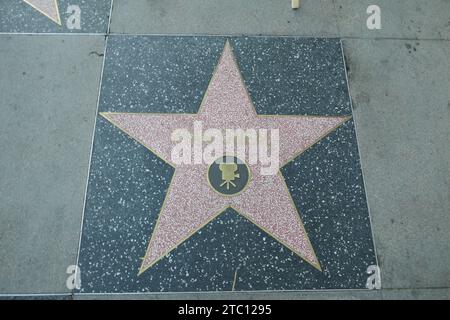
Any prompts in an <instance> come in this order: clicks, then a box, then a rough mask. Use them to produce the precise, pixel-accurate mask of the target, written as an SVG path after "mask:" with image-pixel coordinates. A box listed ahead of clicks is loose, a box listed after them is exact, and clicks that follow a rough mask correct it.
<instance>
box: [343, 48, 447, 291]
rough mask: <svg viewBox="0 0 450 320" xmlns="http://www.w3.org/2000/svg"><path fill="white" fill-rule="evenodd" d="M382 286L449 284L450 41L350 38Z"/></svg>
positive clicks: (349, 57)
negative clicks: (449, 150)
mask: <svg viewBox="0 0 450 320" xmlns="http://www.w3.org/2000/svg"><path fill="white" fill-rule="evenodd" d="M344 47H345V53H346V57H347V67H348V69H349V72H348V75H349V85H350V92H351V96H352V97H353V102H354V115H355V116H354V117H355V121H356V130H357V136H358V138H359V146H360V151H361V158H362V165H363V172H364V177H365V183H366V190H367V195H368V201H369V208H370V210H371V211H370V212H371V215H372V222H373V230H374V235H375V243H376V245H377V253H378V258H379V263H380V267H381V269H382V279H383V281H382V285H383V288H396V289H398V288H436V287H437V288H440V287H449V286H450V268H449V266H450V255H448V252H450V233H449V232H448V230H449V229H450V219H449V218H448V208H449V197H448V191H449V184H448V168H449V160H448V159H450V157H449V152H448V148H447V147H446V146H448V137H449V130H450V129H449V126H448V114H449V113H448V112H449V107H450V91H449V88H450V61H449V58H448V57H449V56H450V43H449V42H445V41H392V40H345V41H344Z"/></svg>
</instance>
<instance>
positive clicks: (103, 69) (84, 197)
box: [71, 0, 114, 296]
mask: <svg viewBox="0 0 450 320" xmlns="http://www.w3.org/2000/svg"><path fill="white" fill-rule="evenodd" d="M113 5H114V0H112V1H111V9H110V15H109V20H108V29H107V30H108V31H109V27H110V25H111V17H112V10H113ZM108 40H109V35H108V34H106V35H105V48H104V50H103V61H102V69H101V71H100V81H99V88H98V96H97V106H96V109H95V114H94V126H93V129H92V136H91V148H90V153H89V163H88V170H87V176H86V186H85V190H84V195H83V209H82V212H81V223H80V237H79V240H78V248H77V255H76V260H75V265H76V266H78V263H79V258H80V250H81V239H82V236H83V223H84V211H85V209H86V201H87V197H86V196H87V190H88V186H89V176H90V172H91V162H92V153H93V149H94V136H95V129H96V126H97V115H98V109H99V106H100V96H101V93H102V84H103V74H104V71H105V63H106V54H107V50H108ZM77 271H78V268H76V269H75V278H76V272H77ZM74 290H75V289H72V290H71V293H72V296H73V295H74V294H75V291H74Z"/></svg>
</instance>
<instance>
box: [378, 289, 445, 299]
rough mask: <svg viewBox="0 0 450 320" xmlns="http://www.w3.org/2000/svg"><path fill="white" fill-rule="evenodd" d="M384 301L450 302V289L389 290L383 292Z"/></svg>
mask: <svg viewBox="0 0 450 320" xmlns="http://www.w3.org/2000/svg"><path fill="white" fill-rule="evenodd" d="M381 294H382V297H383V299H384V300H449V299H450V289H449V288H442V289H439V288H437V289H388V290H382V291H381Z"/></svg>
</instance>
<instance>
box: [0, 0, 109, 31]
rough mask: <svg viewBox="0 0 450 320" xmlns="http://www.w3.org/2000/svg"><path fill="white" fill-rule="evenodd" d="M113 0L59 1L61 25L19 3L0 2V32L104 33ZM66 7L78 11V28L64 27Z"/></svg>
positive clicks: (14, 1)
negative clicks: (79, 18)
mask: <svg viewBox="0 0 450 320" xmlns="http://www.w3.org/2000/svg"><path fill="white" fill-rule="evenodd" d="M111 1H112V0H58V4H59V13H60V17H61V26H60V25H58V24H57V23H55V22H53V21H52V20H50V19H49V18H47V17H46V16H45V15H43V14H41V13H40V12H38V11H37V10H35V9H34V8H33V7H31V6H30V5H28V4H27V3H25V2H23V1H22V0H0V17H1V18H0V32H5V33H106V32H107V30H108V23H109V15H110V12H111ZM69 5H76V6H79V8H80V10H81V29H80V30H77V29H69V28H68V27H67V25H66V22H67V19H68V18H69V17H70V16H71V13H67V9H68V7H69Z"/></svg>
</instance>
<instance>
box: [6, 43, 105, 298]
mask: <svg viewBox="0 0 450 320" xmlns="http://www.w3.org/2000/svg"><path fill="white" fill-rule="evenodd" d="M104 42H105V41H104V37H101V36H98V37H76V36H71V37H60V36H52V37H46V36H25V35H23V36H8V35H1V36H0V74H1V76H0V92H1V100H0V108H1V110H2V116H1V117H0V150H2V152H1V154H0V176H1V179H0V194H1V201H0V221H1V224H0V293H2V294H5V293H59V292H65V291H68V289H67V288H66V285H65V283H66V278H67V275H66V268H67V267H68V266H69V265H71V264H75V259H76V255H77V249H78V240H79V231H80V226H81V214H82V206H83V196H84V190H85V186H86V177H87V169H88V162H89V153H90V152H89V151H90V146H91V135H92V127H93V125H94V116H95V110H96V105H97V97H98V87H99V82H100V74H101V65H102V61H103V58H102V57H99V54H100V55H101V53H103V50H104Z"/></svg>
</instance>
